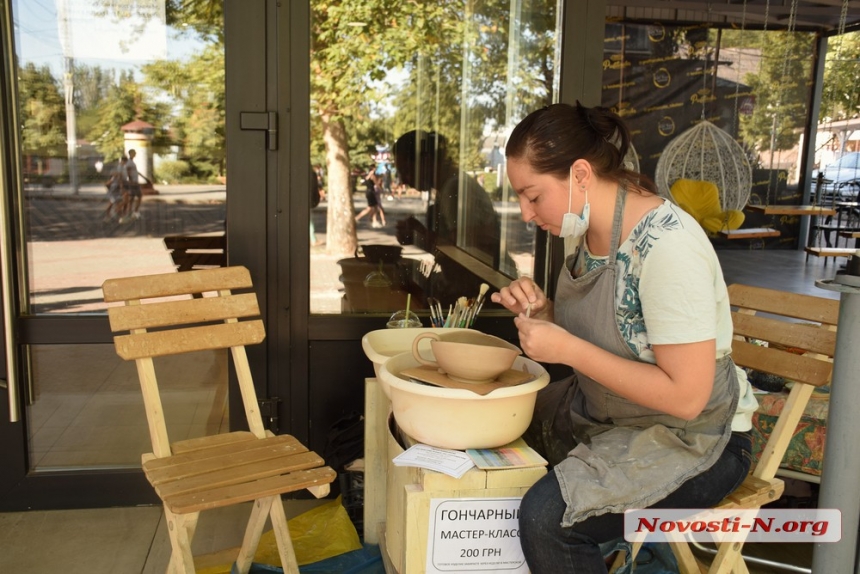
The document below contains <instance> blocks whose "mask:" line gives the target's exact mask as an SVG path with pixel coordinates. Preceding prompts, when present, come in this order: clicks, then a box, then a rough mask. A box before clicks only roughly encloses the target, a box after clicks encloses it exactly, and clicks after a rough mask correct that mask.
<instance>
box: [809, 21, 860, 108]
mask: <svg viewBox="0 0 860 574" xmlns="http://www.w3.org/2000/svg"><path fill="white" fill-rule="evenodd" d="M858 84H860V32H849V33H846V34H842V35H841V36H837V37H835V38H833V39H832V40H830V43H829V46H828V49H827V56H826V60H825V64H824V85H823V89H822V94H821V115H820V118H819V121H820V122H822V123H823V122H828V121H835V120H845V119H849V118H855V117H857V115H858V113H860V87H858Z"/></svg>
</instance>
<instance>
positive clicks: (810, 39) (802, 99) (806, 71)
mask: <svg viewBox="0 0 860 574" xmlns="http://www.w3.org/2000/svg"><path fill="white" fill-rule="evenodd" d="M750 35H752V34H750ZM814 39H815V38H814V36H813V34H811V33H807V32H783V31H779V32H777V31H769V32H765V33H761V34H758V35H757V36H755V38H751V41H752V42H754V44H757V47H758V48H759V49H760V50H761V69H760V71H759V72H758V73H756V74H748V75H747V77H746V78H745V82H746V83H747V84H748V85H749V86H750V88H751V90H752V92H753V93H754V94H755V98H756V103H755V108H754V110H753V113H752V115H750V116H742V117H741V118H740V124H741V134H742V137H743V140H744V142H746V143H747V144H749V145H752V146H754V147H755V149H757V150H758V151H759V152H762V151H776V150H786V149H791V148H792V147H794V146H795V145H797V139H798V135H797V134H798V130H802V129H803V125H804V118H805V117H806V108H807V104H808V98H809V91H810V87H811V82H812V58H811V56H812V50H813V43H814ZM752 42H751V43H752Z"/></svg>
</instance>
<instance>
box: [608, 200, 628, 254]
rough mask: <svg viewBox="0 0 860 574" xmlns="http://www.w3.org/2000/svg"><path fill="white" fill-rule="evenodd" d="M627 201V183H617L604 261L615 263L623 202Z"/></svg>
mask: <svg viewBox="0 0 860 574" xmlns="http://www.w3.org/2000/svg"><path fill="white" fill-rule="evenodd" d="M626 201H627V184H626V183H619V184H618V197H617V198H616V199H615V215H613V216H612V239H611V240H610V242H609V259H607V260H606V263H607V264H609V265H615V256H616V255H617V254H618V247H619V246H620V245H621V226H622V224H623V223H624V203H625V202H626Z"/></svg>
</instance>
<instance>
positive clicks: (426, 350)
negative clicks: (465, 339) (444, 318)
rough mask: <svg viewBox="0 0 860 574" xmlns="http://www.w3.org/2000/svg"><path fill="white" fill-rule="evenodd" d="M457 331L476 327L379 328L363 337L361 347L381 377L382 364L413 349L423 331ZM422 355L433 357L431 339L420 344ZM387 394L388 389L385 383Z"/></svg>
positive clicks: (443, 332)
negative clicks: (413, 343)
mask: <svg viewBox="0 0 860 574" xmlns="http://www.w3.org/2000/svg"><path fill="white" fill-rule="evenodd" d="M457 331H474V329H453V328H449V329H444V328H441V327H407V328H405V329H379V330H377V331H370V332H369V333H366V334H365V335H364V337H362V338H361V348H362V349H364V354H365V355H367V358H368V359H370V361H371V362H372V363H373V371H374V373H376V378H377V379H378V378H379V369H380V367H382V364H383V363H384V362H385V361H387V360H388V359H390V358H391V357H393V356H395V355H399V354H400V353H406V352H407V351H411V350H412V341H414V340H415V337H417V336H418V335H420V334H421V333H439V334H440V335H444V334H445V333H454V332H457ZM419 348H420V349H421V354H422V356H425V357H426V356H429V357H433V353H432V351H431V350H430V341H426V342H425V341H422V342H421V343H420V344H419ZM383 389H384V390H385V394H386V395H387V394H388V390H387V389H386V388H385V386H384V385H383Z"/></svg>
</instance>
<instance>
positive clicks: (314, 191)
mask: <svg viewBox="0 0 860 574" xmlns="http://www.w3.org/2000/svg"><path fill="white" fill-rule="evenodd" d="M320 199H321V195H320V183H319V180H318V179H317V173H316V172H315V171H314V167H313V166H311V209H313V208H314V207H316V206H317V205H319V204H320Z"/></svg>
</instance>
